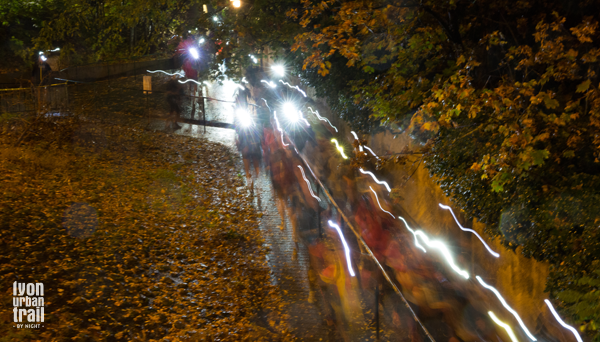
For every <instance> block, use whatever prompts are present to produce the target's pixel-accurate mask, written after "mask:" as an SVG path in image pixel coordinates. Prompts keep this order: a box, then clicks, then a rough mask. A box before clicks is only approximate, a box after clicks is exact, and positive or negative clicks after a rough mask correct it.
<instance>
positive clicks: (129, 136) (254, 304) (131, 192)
mask: <svg viewBox="0 0 600 342" xmlns="http://www.w3.org/2000/svg"><path fill="white" fill-rule="evenodd" d="M48 120H50V119H48ZM51 121H52V122H53V124H52V125H51V126H50V127H47V128H48V129H49V130H67V131H69V132H71V133H70V134H69V135H68V137H67V135H65V137H66V138H65V139H64V141H63V145H62V147H61V148H58V147H56V145H55V144H48V140H47V136H46V137H44V136H43V135H39V136H38V135H35V134H32V135H29V137H28V138H27V139H25V140H24V141H23V144H21V145H19V146H15V145H14V141H15V139H14V136H15V135H14V134H12V135H11V134H4V139H3V141H2V144H1V145H0V183H1V184H2V185H1V187H0V192H1V195H0V288H1V289H2V290H1V291H0V308H1V310H0V311H2V312H4V313H7V312H10V311H12V308H11V303H12V300H11V296H12V282H13V281H15V280H16V281H19V282H42V283H44V286H45V301H46V303H45V304H46V317H45V327H44V328H40V329H20V330H17V329H15V328H13V324H12V321H11V318H12V316H11V315H8V314H3V315H2V318H1V321H0V322H1V324H0V336H3V340H6V341H8V340H22V341H34V340H38V341H67V340H69V341H107V340H108V341H133V340H140V341H142V340H143V341H158V340H163V339H169V340H171V341H176V340H177V341H179V340H196V341H212V340H229V341H240V340H249V341H255V340H265V339H266V340H271V339H277V338H280V337H281V336H282V328H281V327H282V323H283V322H282V321H281V319H282V317H283V316H282V315H281V314H280V313H279V312H278V307H279V304H280V295H279V293H278V291H277V290H276V288H275V287H274V286H273V285H271V282H270V272H269V269H268V267H267V266H266V265H265V263H266V258H265V253H266V250H265V248H264V247H263V245H262V241H261V239H260V233H259V231H258V225H257V219H258V216H257V215H258V214H257V213H256V212H255V211H254V210H253V207H252V205H251V203H252V196H251V194H250V193H248V192H247V191H246V188H245V187H243V186H242V185H243V182H242V181H241V178H240V177H238V174H237V166H236V164H235V163H236V162H237V161H236V158H235V157H234V156H233V154H231V152H229V150H228V149H227V148H226V147H224V146H222V145H219V144H213V143H209V142H207V141H204V140H196V139H190V138H184V137H178V136H173V135H168V134H163V133H155V132H147V131H143V130H140V129H138V128H126V127H121V126H115V125H105V124H101V123H100V122H96V121H93V120H88V119H86V120H77V119H68V118H58V119H56V118H54V119H52V120H51ZM2 123H3V125H4V126H3V127H2V128H3V129H4V132H5V133H6V132H8V131H10V127H11V126H12V127H13V129H17V128H18V127H19V125H18V123H16V122H15V121H8V122H7V121H3V122H2ZM15 127H16V128H15ZM48 136H51V135H50V134H48Z"/></svg>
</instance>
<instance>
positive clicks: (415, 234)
mask: <svg viewBox="0 0 600 342" xmlns="http://www.w3.org/2000/svg"><path fill="white" fill-rule="evenodd" d="M398 218H399V219H400V220H402V222H404V225H405V226H406V229H408V230H409V231H410V232H411V233H412V234H413V236H414V237H415V246H417V247H418V248H420V249H421V250H422V251H423V253H427V250H426V249H425V247H423V246H422V245H421V244H420V243H419V239H417V233H415V231H414V230H412V229H411V228H410V226H409V225H408V222H406V220H405V219H404V217H402V216H398Z"/></svg>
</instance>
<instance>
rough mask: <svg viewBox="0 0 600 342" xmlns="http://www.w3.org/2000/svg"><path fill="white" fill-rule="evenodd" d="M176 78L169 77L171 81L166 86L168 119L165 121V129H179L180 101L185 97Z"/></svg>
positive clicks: (181, 85) (181, 86)
mask: <svg viewBox="0 0 600 342" xmlns="http://www.w3.org/2000/svg"><path fill="white" fill-rule="evenodd" d="M177 79H178V76H177V75H175V76H171V79H170V80H169V82H167V84H166V88H167V103H168V104H169V117H168V119H167V123H166V128H168V129H180V128H181V126H179V124H178V123H177V121H178V120H179V117H180V116H181V100H182V98H183V96H184V95H185V91H184V89H183V84H181V83H179V81H178V80H177Z"/></svg>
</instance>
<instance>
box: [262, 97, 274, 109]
mask: <svg viewBox="0 0 600 342" xmlns="http://www.w3.org/2000/svg"><path fill="white" fill-rule="evenodd" d="M260 99H261V100H263V101H265V105H266V106H267V108H269V110H271V107H269V104H268V103H267V100H265V99H264V98H262V97H261V98H260Z"/></svg>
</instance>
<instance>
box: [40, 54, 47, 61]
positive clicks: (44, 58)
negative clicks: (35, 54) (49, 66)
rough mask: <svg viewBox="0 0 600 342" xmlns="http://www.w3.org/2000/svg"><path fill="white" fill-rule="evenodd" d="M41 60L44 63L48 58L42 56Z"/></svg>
mask: <svg viewBox="0 0 600 342" xmlns="http://www.w3.org/2000/svg"><path fill="white" fill-rule="evenodd" d="M40 58H41V59H42V61H43V62H45V61H46V60H47V59H48V58H46V56H44V55H41V56H40Z"/></svg>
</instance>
